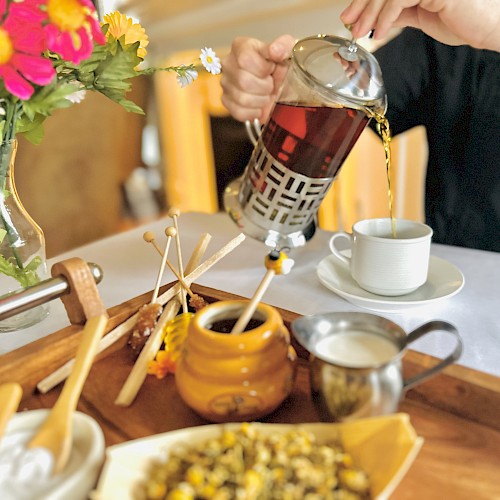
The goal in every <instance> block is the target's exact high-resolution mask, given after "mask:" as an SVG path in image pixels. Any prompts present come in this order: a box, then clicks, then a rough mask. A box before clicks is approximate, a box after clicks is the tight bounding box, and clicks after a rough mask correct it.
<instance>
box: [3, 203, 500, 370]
mask: <svg viewBox="0 0 500 500" xmlns="http://www.w3.org/2000/svg"><path fill="white" fill-rule="evenodd" d="M169 225H172V220H171V219H169V218H166V219H163V220H161V221H157V222H154V223H151V224H147V225H145V226H143V227H140V228H137V229H133V230H131V231H127V232H125V233H120V234H117V235H115V236H111V237H109V238H106V239H103V240H100V241H97V242H95V243H91V244H89V245H86V246H83V247H80V248H77V249H75V250H73V251H71V252H68V253H66V254H63V255H60V256H58V257H57V258H54V259H51V261H49V265H52V264H53V263H54V262H57V261H60V260H63V259H66V258H69V257H80V258H82V259H85V260H86V261H88V262H95V263H97V264H99V265H100V266H101V267H102V269H103V271H104V279H103V281H102V282H101V283H100V285H99V287H98V288H99V291H100V294H101V297H102V299H103V302H104V304H105V306H106V307H111V306H114V305H117V304H120V303H122V302H125V301H127V300H129V299H131V298H133V297H135V296H137V295H140V294H142V293H144V292H147V291H150V290H152V289H153V288H154V284H155V280H156V276H157V273H158V269H159V264H160V256H159V255H158V254H157V253H156V251H155V250H154V249H153V247H152V246H151V245H150V244H147V243H145V242H144V240H143V238H142V235H143V233H144V231H146V230H152V231H153V232H154V233H155V234H156V235H157V240H158V243H159V244H160V245H161V246H163V245H164V242H165V236H164V229H165V227H167V226H169ZM179 232H180V235H181V241H182V255H183V261H184V264H186V262H187V260H188V259H189V256H190V255H191V252H192V251H193V249H194V248H195V246H196V243H197V242H198V239H199V237H200V235H201V234H202V233H210V234H211V235H212V240H211V242H210V245H209V247H208V250H207V253H206V257H208V256H209V255H211V254H213V253H214V252H216V251H217V250H218V249H219V248H221V247H222V246H223V245H224V244H225V243H227V242H228V241H229V240H230V239H232V238H233V237H235V236H236V235H237V234H238V233H239V231H238V228H237V227H236V226H235V224H234V223H233V222H232V221H231V220H230V219H229V217H228V216H227V215H225V214H223V213H220V214H216V215H207V214H197V213H190V214H182V215H181V217H180V218H179ZM330 236H331V233H329V232H326V231H322V230H318V231H317V233H316V234H315V236H314V237H313V238H312V239H311V241H309V242H308V243H307V245H306V246H305V247H302V248H299V249H294V250H293V251H292V252H291V253H290V256H291V257H292V258H293V259H294V260H295V265H294V267H293V269H292V271H291V273H290V274H288V275H281V276H276V277H275V278H274V280H273V281H272V282H271V285H270V287H269V288H268V290H267V291H266V293H265V295H264V297H263V301H264V302H267V303H269V304H272V305H275V306H278V307H282V308H284V309H288V310H291V311H295V312H298V313H300V314H315V313H319V312H327V311H362V312H369V311H368V310H367V309H361V308H359V307H356V306H354V305H352V304H350V303H349V302H347V301H345V300H344V299H343V298H341V297H339V296H337V295H336V294H335V293H333V292H332V291H330V290H328V289H326V288H325V287H324V286H323V285H322V284H321V283H320V282H319V280H318V278H317V275H316V266H317V264H318V263H319V262H320V261H321V260H322V259H323V258H324V257H326V256H327V255H329V250H328V244H327V242H328V239H329V237H330ZM171 249H172V250H171V252H170V256H171V260H172V262H174V263H175V262H176V258H175V255H176V252H175V250H174V245H172V247H171ZM268 251H269V248H268V247H266V246H265V245H264V244H263V243H261V242H258V241H256V240H253V239H251V238H247V239H246V240H245V241H244V242H243V243H242V244H241V245H240V246H239V247H237V248H236V249H235V250H234V251H233V252H231V253H230V254H229V255H228V256H226V257H225V258H224V259H222V260H221V261H220V262H219V263H218V264H217V265H216V266H215V267H213V268H212V269H211V270H210V271H208V272H207V273H206V274H204V275H203V276H202V277H200V278H199V279H198V280H197V281H196V283H198V284H200V285H205V286H209V287H212V288H217V289H219V290H224V291H226V292H231V293H235V294H238V295H242V296H244V297H250V296H251V295H252V294H253V292H254V291H255V289H256V288H257V285H258V284H259V282H260V280H261V279H262V277H263V276H264V273H265V267H264V257H265V255H266V254H267V253H268ZM431 253H432V254H433V255H435V256H437V257H441V258H444V259H446V260H447V261H449V262H451V263H452V264H454V265H455V266H457V267H458V268H459V269H460V270H461V271H462V273H463V274H464V276H465V286H464V288H463V289H462V290H461V291H460V292H459V293H458V294H457V295H455V296H453V297H449V298H446V299H444V300H441V301H439V302H436V303H431V304H429V305H422V306H419V307H416V308H411V309H408V310H404V311H400V312H397V313H381V312H374V313H373V314H377V315H379V316H384V317H387V318H389V319H391V320H392V321H394V322H396V323H398V324H399V325H400V326H401V327H402V328H403V329H405V330H406V331H407V332H410V331H411V330H413V329H414V328H416V327H417V326H419V325H421V324H422V323H425V322H427V321H430V320H437V319H439V320H444V321H448V322H450V323H452V324H454V325H455V326H456V327H457V329H458V330H459V332H460V334H461V336H462V338H463V340H464V345H465V349H464V353H463V355H462V357H461V359H460V364H463V365H465V366H467V367H469V368H475V369H477V370H481V371H485V372H489V373H491V374H494V375H497V376H500V253H495V252H485V251H480V250H472V249H465V248H459V247H452V246H444V245H436V244H433V246H432V250H431ZM174 280H175V277H174V276H173V274H172V273H170V271H169V270H168V269H167V272H166V273H165V277H164V283H168V282H170V281H174ZM68 324H69V321H68V319H67V316H66V312H65V310H64V307H63V305H62V302H61V301H60V300H56V301H53V302H52V303H51V314H50V316H49V317H48V318H47V319H46V320H44V321H43V322H42V323H40V324H39V325H36V326H34V327H31V328H28V329H26V330H20V331H18V332H13V333H4V334H1V335H0V354H3V353H6V352H9V351H11V350H13V349H16V348H18V347H21V346H23V345H25V344H27V343H29V342H32V341H33V340H36V339H37V338H41V337H43V336H45V335H48V334H50V333H52V332H54V331H56V330H59V329H61V328H63V327H65V326H67V325H68ZM451 345H452V343H451V339H449V338H447V337H446V336H445V335H438V334H431V335H428V336H427V337H425V338H424V339H421V340H419V341H418V343H415V344H412V345H411V347H412V349H416V350H418V351H422V352H425V353H428V354H432V355H435V356H439V357H443V356H445V355H447V354H448V353H449V351H450V350H451Z"/></svg>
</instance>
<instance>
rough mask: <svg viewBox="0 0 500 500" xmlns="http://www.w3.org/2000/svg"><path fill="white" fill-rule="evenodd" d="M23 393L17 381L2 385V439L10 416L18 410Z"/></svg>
mask: <svg viewBox="0 0 500 500" xmlns="http://www.w3.org/2000/svg"><path fill="white" fill-rule="evenodd" d="M22 395H23V389H22V387H21V386H20V385H19V384H17V383H15V382H9V383H6V384H2V385H0V439H1V438H2V436H3V433H4V432H5V429H6V427H7V423H8V422H9V420H10V417H12V415H13V414H14V413H15V412H16V410H17V407H18V406H19V403H20V401H21V397H22Z"/></svg>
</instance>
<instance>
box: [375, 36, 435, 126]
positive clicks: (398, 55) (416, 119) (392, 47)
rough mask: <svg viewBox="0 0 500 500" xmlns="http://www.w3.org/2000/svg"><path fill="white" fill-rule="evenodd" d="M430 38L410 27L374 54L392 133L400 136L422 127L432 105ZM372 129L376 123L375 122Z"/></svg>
mask: <svg viewBox="0 0 500 500" xmlns="http://www.w3.org/2000/svg"><path fill="white" fill-rule="evenodd" d="M429 50H430V47H429V38H428V37H427V35H425V34H424V33H423V32H421V31H420V30H416V29H412V28H407V29H405V30H403V31H402V33H401V34H399V35H398V36H397V37H396V38H394V39H393V40H391V41H389V42H388V43H387V44H386V45H384V46H383V47H381V48H380V49H378V50H377V51H375V54H374V55H375V57H376V58H377V60H378V62H379V64H380V68H381V70H382V78H383V80H384V86H385V89H386V93H387V101H388V105H387V113H386V116H387V118H388V120H389V124H390V127H391V131H392V134H393V135H397V134H399V133H401V132H404V131H406V130H408V129H410V128H412V127H416V126H417V125H423V124H424V122H425V118H426V108H427V106H428V105H429V99H430V98H431V97H432V96H430V95H428V92H429V91H428V89H429V88H430V85H429V80H430V78H431V77H430V70H431V68H430V65H431V64H432V63H431V61H432V58H431V57H429V55H430V54H429ZM371 126H372V128H373V127H374V123H373V120H372V123H371Z"/></svg>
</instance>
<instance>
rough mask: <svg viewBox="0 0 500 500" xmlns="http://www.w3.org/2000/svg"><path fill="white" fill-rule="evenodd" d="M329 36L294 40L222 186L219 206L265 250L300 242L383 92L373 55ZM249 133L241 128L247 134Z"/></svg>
mask: <svg viewBox="0 0 500 500" xmlns="http://www.w3.org/2000/svg"><path fill="white" fill-rule="evenodd" d="M355 48H356V50H355V54H354V56H353V54H352V52H353V43H352V41H350V40H347V39H345V38H341V37H336V36H332V35H318V36H311V37H308V38H304V39H302V40H299V41H298V42H297V43H296V44H295V46H294V48H293V51H292V55H291V58H290V59H289V61H288V66H289V67H288V72H287V76H286V78H285V81H284V83H283V86H282V88H281V90H280V93H279V97H278V99H277V101H276V103H275V105H274V107H273V109H272V111H271V114H270V118H269V119H268V121H267V123H266V124H265V125H264V127H263V128H262V129H261V128H260V126H259V125H256V126H255V127H254V130H253V132H254V133H253V134H252V137H251V138H252V140H253V142H254V146H255V147H254V150H253V153H252V156H251V158H250V161H249V163H248V165H247V167H246V169H245V172H244V174H243V176H242V177H240V178H238V179H236V180H235V181H233V182H232V183H230V184H229V185H228V187H227V188H226V189H225V193H224V205H225V209H226V211H227V212H228V214H229V215H230V217H231V218H232V219H233V221H234V222H235V223H236V224H237V225H238V226H239V227H240V229H241V230H242V231H243V232H244V233H245V234H247V235H248V236H251V237H253V238H256V239H259V240H261V241H264V242H265V243H266V244H267V245H269V246H272V247H275V246H277V247H279V248H282V247H288V248H295V247H299V246H302V245H304V244H305V243H306V242H307V241H308V240H309V239H310V238H311V237H312V236H313V235H314V232H315V230H316V218H317V211H318V208H319V206H320V204H321V202H322V200H323V198H324V197H325V195H326V193H327V192H328V190H329V188H330V186H331V184H332V182H333V181H334V179H335V177H336V176H337V174H338V172H339V170H340V168H341V166H342V164H343V163H344V160H345V159H346V157H347V155H348V154H349V152H350V151H351V149H352V147H353V146H354V144H355V143H356V141H357V139H358V137H359V135H360V134H361V132H362V131H363V130H364V128H365V127H366V125H367V124H368V122H369V121H370V119H371V118H372V117H373V116H374V114H384V113H385V109H386V102H387V101H386V94H385V90H384V84H383V81H382V75H381V71H380V67H379V65H378V63H377V60H376V59H375V57H374V56H373V55H372V54H371V53H369V52H368V51H367V50H365V49H364V48H362V47H361V46H358V45H356V46H355ZM248 129H250V130H252V129H251V128H249V127H247V130H248Z"/></svg>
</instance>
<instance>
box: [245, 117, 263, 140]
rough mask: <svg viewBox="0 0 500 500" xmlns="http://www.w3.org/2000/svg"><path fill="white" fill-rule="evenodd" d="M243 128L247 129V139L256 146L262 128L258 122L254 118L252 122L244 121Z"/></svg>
mask: <svg viewBox="0 0 500 500" xmlns="http://www.w3.org/2000/svg"><path fill="white" fill-rule="evenodd" d="M245 128H246V129H247V135H248V137H249V139H250V140H251V141H252V144H253V145H254V146H255V145H256V144H257V141H258V140H259V136H260V130H261V128H262V126H261V124H260V121H259V120H258V119H257V118H255V120H254V121H253V122H251V121H250V120H246V121H245Z"/></svg>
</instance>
